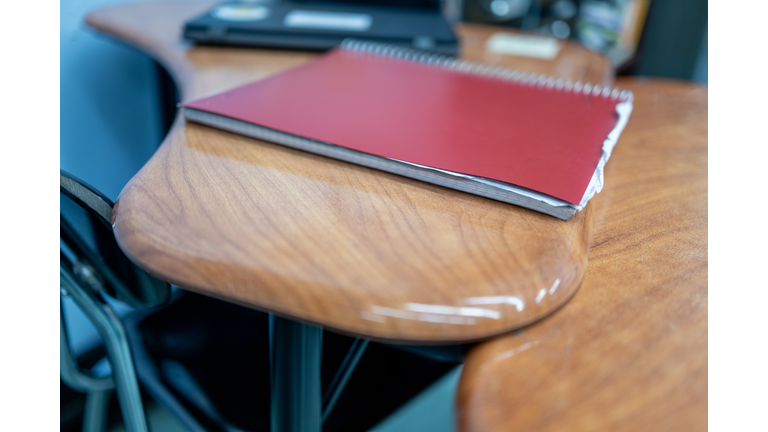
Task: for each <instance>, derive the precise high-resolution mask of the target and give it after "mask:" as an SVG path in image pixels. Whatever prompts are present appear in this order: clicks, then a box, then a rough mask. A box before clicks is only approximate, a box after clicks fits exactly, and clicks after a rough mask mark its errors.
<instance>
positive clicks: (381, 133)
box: [180, 39, 633, 220]
mask: <svg viewBox="0 0 768 432" xmlns="http://www.w3.org/2000/svg"><path fill="white" fill-rule="evenodd" d="M632 100H633V96H632V93H631V92H629V91H627V90H624V91H621V90H619V89H611V88H609V87H601V86H599V85H591V84H590V83H586V84H583V83H581V82H575V83H574V82H572V81H570V80H563V79H558V78H556V77H550V76H544V75H536V74H528V73H525V72H521V71H517V70H510V69H505V68H502V67H497V66H491V65H483V64H477V63H473V62H467V61H463V60H458V59H455V58H451V57H447V56H443V55H438V54H433V53H427V52H420V51H417V50H413V49H408V48H403V47H397V46H389V45H384V44H380V43H374V42H367V41H360V40H351V39H348V40H346V41H345V42H344V43H343V44H342V45H341V46H340V47H338V48H336V49H334V50H332V51H329V52H328V53H326V54H324V55H321V56H319V57H318V58H316V59H314V60H313V61H311V62H309V63H307V64H305V65H302V66H300V67H297V68H295V69H292V70H289V71H286V72H283V73H280V74H277V75H274V76H272V77H269V78H266V79H263V80H260V81H257V82H253V83H250V84H246V85H244V86H241V87H238V88H235V89H232V90H229V91H225V92H222V93H219V94H216V95H213V96H209V97H205V98H202V99H199V100H195V101H192V102H187V103H183V104H181V105H180V106H181V107H182V109H183V111H184V116H185V117H186V118H187V119H188V120H189V121H193V122H198V123H202V124H206V125H209V126H212V127H215V128H220V129H223V130H227V131H230V132H234V133H238V134H242V135H246V136H249V137H253V138H257V139H261V140H265V141H270V142H273V143H277V144H281V145H285V146H288V147H292V148H296V149H300V150H304V151H309V152H312V153H316V154H320V155H323V156H327V157H331V158H335V159H340V160H343V161H347V162H351V163H354V164H359V165H363V166H367V167H370V168H375V169H378V170H382V171H387V172H390V173H394V174H398V175H402V176H405V177H410V178H414V179H417V180H421V181H425V182H429V183H433V184H437V185H440V186H444V187H447V188H451V189H456V190H460V191H463V192H467V193H471V194H475V195H480V196H483V197H486V198H491V199H494V200H498V201H502V202H505V203H509V204H513V205H518V206H522V207H526V208H529V209H532V210H535V211H539V212H542V213H546V214H549V215H552V216H555V217H558V218H560V219H564V220H568V219H570V218H571V217H573V215H574V214H575V213H576V212H577V211H580V210H581V209H583V208H584V206H585V205H586V204H587V202H588V201H589V200H590V199H591V198H592V197H593V196H594V195H595V193H597V192H599V191H600V190H601V189H602V187H603V167H604V166H605V163H606V162H607V161H608V158H609V157H610V155H611V151H612V150H613V147H614V146H615V145H616V142H617V140H618V138H619V135H620V134H621V131H622V130H623V129H624V126H625V125H626V123H627V121H628V119H629V116H630V114H631V112H632Z"/></svg>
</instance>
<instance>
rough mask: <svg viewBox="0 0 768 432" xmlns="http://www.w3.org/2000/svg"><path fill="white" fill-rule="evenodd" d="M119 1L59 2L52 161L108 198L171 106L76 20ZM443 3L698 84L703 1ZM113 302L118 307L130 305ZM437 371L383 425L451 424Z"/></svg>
mask: <svg viewBox="0 0 768 432" xmlns="http://www.w3.org/2000/svg"><path fill="white" fill-rule="evenodd" d="M169 1H173V0H169ZM125 2H126V1H125V0H61V2H60V20H61V21H60V24H61V35H60V36H61V39H60V55H61V62H60V77H61V78H60V79H61V81H60V82H61V93H60V100H61V102H60V104H61V105H60V110H61V118H60V120H61V129H60V139H61V141H60V155H61V156H60V167H61V168H62V169H63V170H66V171H68V172H70V173H72V174H74V175H75V176H77V177H79V178H81V179H83V180H84V181H86V182H88V183H90V184H91V185H93V186H94V187H96V188H97V189H99V190H100V191H102V192H103V193H105V194H106V195H107V196H108V197H109V198H111V199H112V200H113V201H114V200H116V199H117V197H118V195H119V193H120V191H121V189H122V187H123V186H124V185H125V184H126V183H127V182H128V180H129V179H130V178H131V177H132V176H133V175H134V174H135V173H136V172H137V171H138V170H139V169H140V168H141V167H142V166H143V165H144V163H145V162H146V161H147V160H148V159H149V158H150V157H151V155H152V153H153V152H154V151H155V150H156V149H157V147H158V146H159V144H160V142H161V141H162V138H163V137H164V136H165V133H166V132H167V128H168V127H169V125H170V121H171V120H172V118H173V115H174V110H173V107H172V104H170V109H169V104H168V103H167V101H168V100H169V98H170V99H172V98H173V97H174V96H173V95H174V88H173V84H172V82H171V81H170V80H169V77H168V76H167V74H166V73H165V71H164V70H163V69H162V68H160V67H159V66H158V65H157V64H156V63H155V62H154V61H153V60H152V59H151V58H149V57H148V56H147V55H145V54H143V53H141V52H139V51H138V50H136V49H133V48H131V47H129V46H127V45H125V44H123V43H121V42H117V41H113V40H109V39H108V38H106V37H103V36H100V35H97V34H96V33H95V32H93V31H91V30H89V29H87V28H85V26H84V24H83V19H84V16H85V15H86V13H88V12H89V11H91V10H93V9H96V8H99V7H103V6H107V5H110V4H117V3H125ZM442 10H443V14H444V16H445V17H446V18H447V19H448V20H449V21H450V22H471V23H483V24H490V25H495V26H500V27H507V28H514V29H520V30H524V31H527V32H532V33H537V34H542V35H547V36H550V37H553V38H559V39H573V40H576V41H578V42H579V43H581V44H583V45H584V46H586V47H588V48H589V49H591V50H595V51H598V52H601V53H603V54H604V55H605V56H606V57H607V58H608V59H609V60H610V62H611V64H612V65H613V66H614V68H615V70H616V72H617V75H629V76H647V77H664V78H672V79H680V80H691V81H695V82H698V83H702V84H707V69H708V68H707V61H708V60H707V22H708V16H707V3H706V2H705V1H703V0H665V1H661V0H445V1H444V2H443V4H442ZM63 307H64V313H65V316H66V318H67V320H68V326H69V329H68V330H69V333H70V340H71V343H72V345H73V349H74V351H75V355H76V356H78V357H80V358H81V361H82V362H84V363H85V364H87V363H88V362H89V359H98V358H100V357H101V355H102V354H103V350H101V348H100V342H99V339H98V337H97V335H96V332H95V330H94V329H93V328H92V327H91V325H90V324H89V323H88V322H87V320H86V319H85V318H84V317H83V315H82V314H81V313H79V311H78V310H77V309H76V308H75V307H73V305H72V304H70V303H67V302H66V301H65V303H64V305H63ZM116 308H117V310H118V312H119V313H120V314H126V313H128V312H129V309H128V308H125V307H122V308H121V307H120V306H119V305H118V306H116ZM446 377H447V378H446V379H444V380H441V381H439V382H438V383H437V384H435V387H434V388H433V389H431V391H428V392H425V393H424V395H423V397H422V398H421V399H419V400H417V401H414V404H413V405H412V406H410V407H406V408H407V409H404V410H402V412H401V413H400V417H397V415H396V416H393V420H391V421H390V423H391V424H390V426H389V427H390V429H391V430H408V428H411V430H424V429H426V428H430V429H433V430H452V428H453V426H452V424H453V423H452V413H451V403H452V400H453V393H452V392H453V391H454V389H455V384H456V382H457V380H458V373H457V372H454V373H452V374H449V375H447V376H446ZM61 394H62V398H61V404H62V405H61V421H62V430H64V429H67V428H74V429H77V427H76V426H73V425H75V424H76V420H77V417H78V415H81V410H82V400H80V399H77V395H76V394H75V393H74V392H72V391H69V390H67V389H66V388H65V386H64V385H63V384H62V393H61ZM150 414H151V413H150ZM425 421H426V422H427V423H428V424H425V423H424V422H425ZM430 421H431V422H432V423H429V422H430ZM398 422H399V423H398ZM169 427H170V426H169ZM74 429H73V430H74Z"/></svg>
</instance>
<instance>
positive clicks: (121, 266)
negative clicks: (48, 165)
mask: <svg viewBox="0 0 768 432" xmlns="http://www.w3.org/2000/svg"><path fill="white" fill-rule="evenodd" d="M113 207H114V204H113V203H112V201H110V200H109V198H107V197H106V196H104V195H103V194H101V193H100V192H99V191H97V190H96V189H94V188H93V187H91V186H90V185H88V184H87V183H85V182H83V181H82V180H80V179H78V178H77V177H74V176H73V175H71V174H69V173H67V172H65V171H63V170H62V171H61V191H60V203H59V213H60V216H61V219H60V222H61V223H60V236H61V265H62V266H65V267H67V269H68V270H69V271H70V272H71V274H73V275H74V276H75V277H76V278H77V279H78V280H79V281H80V282H81V283H82V286H83V287H86V288H88V289H93V290H98V289H104V290H105V291H106V293H107V294H108V295H110V296H111V297H114V298H116V299H118V300H120V301H122V302H124V303H126V304H128V305H130V306H132V307H135V308H142V309H143V308H152V307H157V306H161V305H163V304H165V303H167V302H168V300H169V299H170V297H171V288H170V285H169V284H168V283H167V282H164V281H161V280H160V279H157V278H155V277H153V276H152V275H150V274H149V273H147V272H146V271H144V270H142V269H140V268H139V267H137V266H136V265H135V264H133V263H132V262H131V261H130V260H129V259H128V257H126V256H125V254H124V253H123V251H122V250H120V247H119V246H118V245H117V241H116V240H115V236H114V234H113V232H112V208H113Z"/></svg>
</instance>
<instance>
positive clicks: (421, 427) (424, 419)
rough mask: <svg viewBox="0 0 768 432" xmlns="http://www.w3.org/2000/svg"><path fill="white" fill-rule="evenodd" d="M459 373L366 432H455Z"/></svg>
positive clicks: (158, 414)
mask: <svg viewBox="0 0 768 432" xmlns="http://www.w3.org/2000/svg"><path fill="white" fill-rule="evenodd" d="M460 374H461V367H460V366H459V367H457V368H456V369H454V370H452V371H451V372H449V373H448V374H447V375H445V376H444V377H443V378H441V379H440V380H438V381H437V382H436V383H434V384H433V385H432V386H430V387H429V388H427V389H426V390H424V391H423V392H422V393H421V394H420V395H418V396H417V397H416V398H414V399H413V400H412V401H410V402H409V403H408V404H406V405H405V406H403V407H402V408H400V409H399V410H398V411H397V412H395V413H394V414H392V415H391V416H389V417H388V418H386V419H385V420H384V421H382V422H381V423H379V424H378V425H377V426H375V427H374V428H373V429H371V430H370V431H369V432H421V431H431V432H454V431H455V430H456V427H455V425H454V407H453V401H454V398H455V395H456V386H457V384H458V382H459V376H460ZM146 414H147V419H148V422H149V428H150V430H152V431H155V432H159V431H162V432H177V431H178V432H182V431H184V429H183V428H182V426H181V424H179V423H178V422H177V421H176V419H175V418H174V417H173V416H172V415H171V414H170V413H168V412H167V411H166V410H165V409H163V408H162V407H160V406H159V405H157V404H155V403H151V404H149V406H148V407H147V412H146ZM109 432H125V427H123V425H118V426H116V427H113V428H111V429H110V430H109Z"/></svg>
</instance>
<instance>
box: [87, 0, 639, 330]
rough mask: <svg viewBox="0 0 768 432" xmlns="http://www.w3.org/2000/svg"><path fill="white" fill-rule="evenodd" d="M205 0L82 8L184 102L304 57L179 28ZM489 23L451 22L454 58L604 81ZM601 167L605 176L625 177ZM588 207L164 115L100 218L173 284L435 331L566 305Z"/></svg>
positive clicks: (603, 73) (356, 323)
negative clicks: (519, 50)
mask: <svg viewBox="0 0 768 432" xmlns="http://www.w3.org/2000/svg"><path fill="white" fill-rule="evenodd" d="M212 4H213V3H211V2H182V1H179V2H175V1H174V2H149V3H139V4H129V5H123V6H115V7H110V8H106V9H101V10H98V11H95V12H93V13H91V14H89V15H88V17H87V18H86V21H87V23H88V25H90V26H91V27H93V28H95V29H97V30H98V31H100V32H102V33H105V34H108V35H111V36H114V37H117V38H118V39H120V40H123V41H125V42H127V43H129V44H132V45H134V46H136V47H138V48H139V49H142V50H143V51H145V52H147V53H149V54H150V55H152V56H153V57H154V58H155V59H157V60H158V61H159V62H160V63H162V64H163V65H164V66H165V67H166V69H168V71H169V72H170V73H171V75H172V76H173V78H174V80H175V81H176V83H177V85H178V86H179V90H180V93H181V97H182V100H190V99H193V98H197V97H200V96H203V95H206V94H210V93H212V92H216V91H220V90H223V89H227V88H231V87H234V86H236V85H239V84H242V83H245V82H248V81H252V80H255V79H259V78H264V77H266V76H269V75H272V74H274V73H277V72H280V71H282V70H286V69H289V68H291V67H295V66H298V65H300V64H302V63H304V62H307V61H309V60H311V59H312V58H313V57H314V56H315V55H316V54H312V53H302V52H284V51H275V50H259V49H245V48H222V47H195V46H192V45H190V44H188V43H186V42H184V41H182V39H181V37H180V30H181V25H182V23H183V22H184V20H186V19H188V18H190V17H192V16H195V15H197V14H199V13H202V12H203V11H205V10H206V9H207V8H209V7H211V5H212ZM493 31H494V30H493V29H491V28H488V27H482V26H470V25H464V26H461V27H460V28H459V29H458V33H459V34H460V36H461V40H462V45H463V57H464V58H467V59H470V60H476V61H484V62H489V63H494V64H502V65H505V66H513V67H516V68H520V69H525V70H529V71H534V72H538V73H548V74H556V75H559V76H563V77H565V78H571V79H574V80H582V81H591V82H593V83H600V84H603V85H609V84H611V81H612V71H611V69H610V66H609V65H608V62H607V61H606V60H605V59H604V58H603V57H601V56H599V55H597V54H595V53H592V52H589V51H587V50H586V49H584V48H582V47H580V46H578V45H576V44H574V43H567V44H565V45H564V47H563V49H562V50H561V52H560V54H559V55H558V57H557V58H555V59H554V61H545V60H536V59H530V58H523V57H513V56H506V55H500V54H494V53H488V52H486V51H485V49H484V41H485V40H486V39H487V38H488V37H489V36H490V35H491V34H492V33H493ZM633 121H634V120H631V121H630V124H632V122H633ZM631 141H632V138H631V137H627V138H625V137H622V139H621V141H620V142H619V148H621V147H622V146H629V145H634V144H632V142H631ZM636 141H637V140H636V139H635V142H636ZM612 162H613V161H612ZM610 165H611V163H609V164H608V166H609V174H608V175H607V184H608V186H609V187H610V185H611V184H612V183H614V184H620V183H621V182H622V181H624V180H621V177H622V176H623V175H624V174H622V173H620V172H611V171H610ZM633 174H634V173H626V176H625V177H626V178H632V177H629V176H631V175H633ZM591 215H592V209H591V206H587V208H586V209H585V210H584V211H583V212H581V213H580V214H579V215H577V216H576V217H574V218H573V219H572V220H571V221H568V222H563V221H560V220H557V219H554V218H552V217H549V216H545V215H541V214H538V213H535V212H532V211H528V210H525V209H521V208H518V207H514V206H510V205H507V204H502V203H499V202H495V201H492V200H488V199H484V198H480V197H476V196H472V195H468V194H464V193H461V192H456V191H452V190H448V189H444V188H441V187H438V186H433V185H430V184H425V183H421V182H418V181H414V180H410V179H407V178H402V177H398V176H395V175H390V174H386V173H382V172H379V171H374V170H370V169H367V168H363V167H359V166H354V165H350V164H347V163H344V162H339V161H335V160H330V159H326V158H323V157H319V156H316V155H312V154H307V153H303V152H300V151H295V150H292V149H288V148H284V147H281V146H277V145H273V144H269V143H265V142H262V141H258V140H254V139H250V138H245V137H241V136H237V135H234V134H230V133H226V132H222V131H218V130H215V129H211V128H208V127H205V126H201V125H197V124H186V123H185V122H184V120H183V119H182V118H177V119H176V121H175V123H174V126H173V128H172V130H171V132H170V133H169V135H168V137H167V138H166V140H165V141H164V142H163V144H162V146H161V147H160V149H159V150H158V151H157V153H156V154H155V155H154V156H153V157H152V159H151V160H150V161H149V162H148V163H147V164H146V165H145V167H144V168H143V169H142V170H141V171H140V172H139V173H138V174H137V175H136V176H135V177H134V178H133V179H132V180H131V181H130V182H129V184H128V185H127V186H126V187H125V189H124V190H123V191H122V193H121V194H120V197H119V199H118V201H117V203H116V205H115V212H114V214H113V224H114V228H115V234H116V236H117V239H118V242H119V244H120V246H121V247H122V248H123V250H124V251H125V252H126V253H127V254H128V256H129V257H131V259H133V260H134V261H135V262H136V263H137V264H139V265H140V266H142V267H144V268H145V269H147V270H148V271H150V272H152V273H154V274H156V275H157V276H159V277H161V278H163V279H166V280H169V281H171V282H173V283H175V284H177V285H179V286H182V287H184V288H187V289H190V290H194V291H198V292H201V293H204V294H207V295H211V296H215V297H220V298H223V299H226V300H229V301H232V302H236V303H241V304H244V305H247V306H250V307H253V308H257V309H261V310H265V311H269V312H272V313H276V314H278V315H282V316H286V317H289V318H291V319H296V320H300V321H305V322H309V323H313V324H319V325H322V326H325V327H330V328H333V329H335V330H337V331H340V332H347V333H352V334H357V335H364V336H366V337H369V338H374V339H382V340H389V341H399V342H420V343H427V342H433V343H448V342H465V341H471V340H478V339H483V338H487V337H490V336H494V335H497V334H500V333H503V332H506V331H509V330H511V329H514V328H518V327H520V326H523V325H525V324H527V323H530V322H533V321H535V320H537V319H540V318H541V317H543V316H545V315H547V314H549V313H551V312H552V311H554V310H555V309H557V308H558V307H560V306H561V305H563V304H564V303H565V302H566V301H567V300H568V299H569V298H570V297H571V296H572V295H573V294H574V293H575V291H576V289H577V288H578V287H579V285H580V284H581V281H582V279H583V276H584V273H585V270H586V264H587V249H588V239H589V235H590V230H591V226H592V223H591ZM555 284H557V285H555ZM552 287H556V289H551V288H552ZM545 288H546V289H547V293H548V294H547V295H545V296H544V297H541V296H539V293H540V292H541V291H542V289H545ZM478 304H481V305H478Z"/></svg>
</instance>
